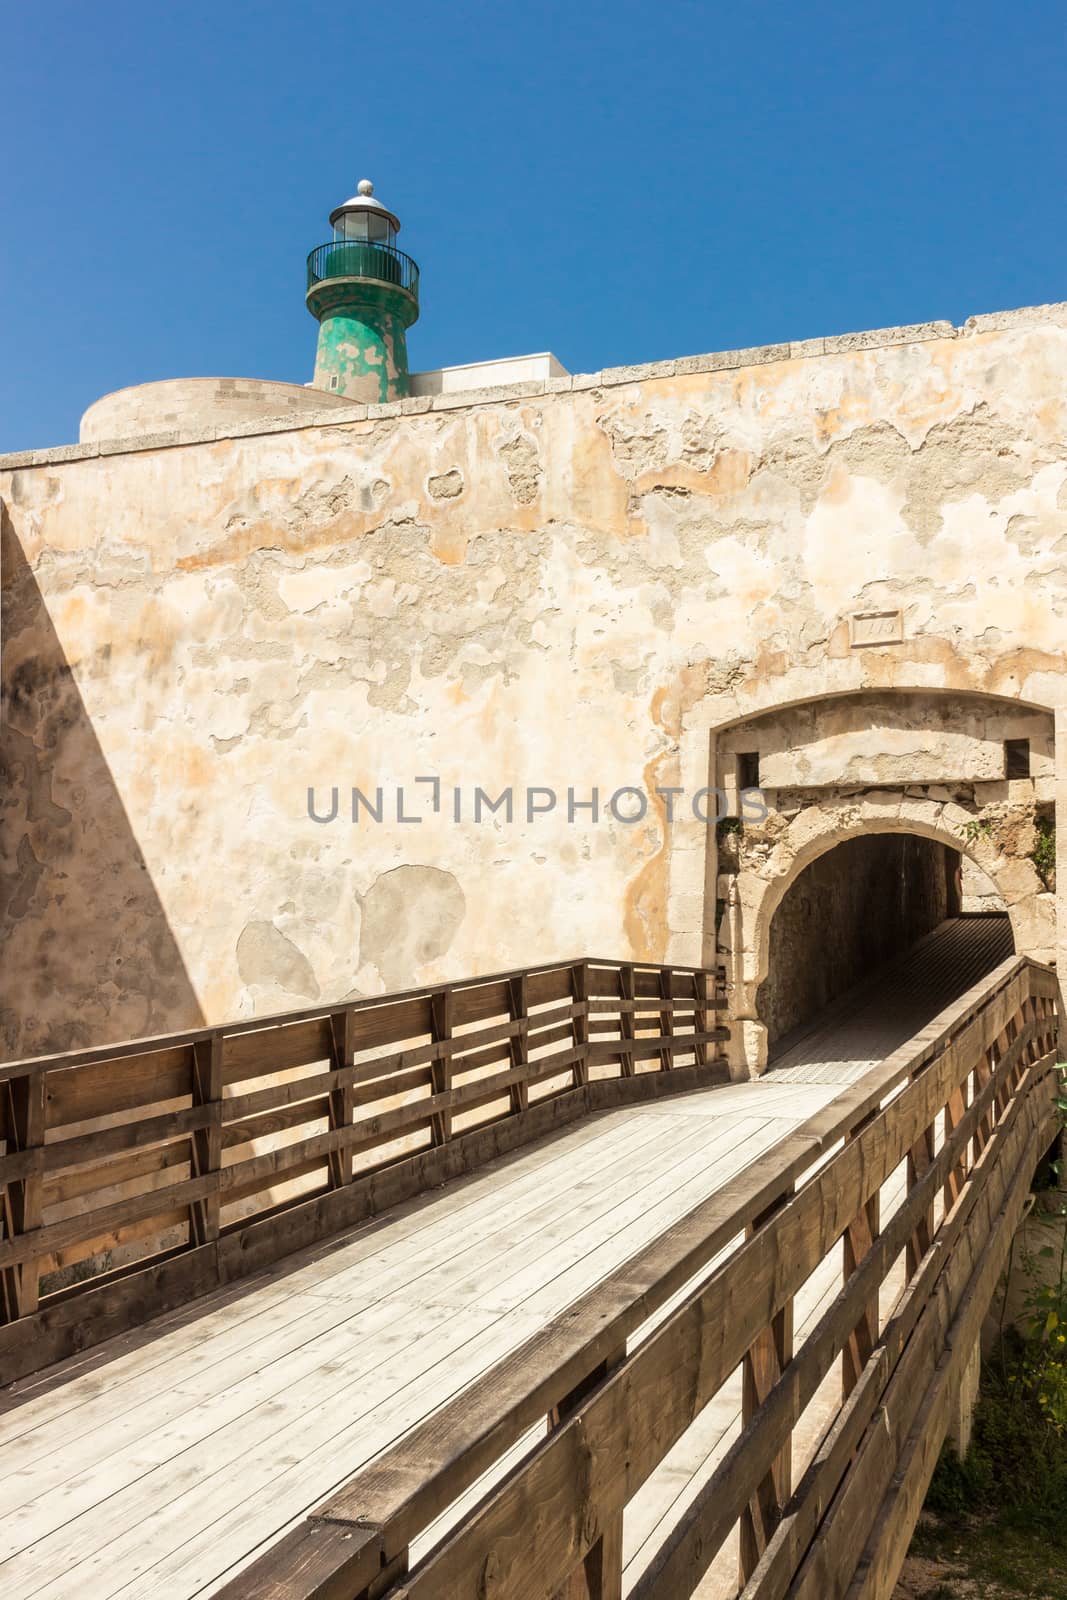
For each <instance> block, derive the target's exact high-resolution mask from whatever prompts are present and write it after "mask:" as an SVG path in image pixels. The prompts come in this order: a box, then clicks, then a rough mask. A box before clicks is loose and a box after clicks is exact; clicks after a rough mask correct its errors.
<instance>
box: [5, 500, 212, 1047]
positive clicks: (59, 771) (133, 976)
mask: <svg viewBox="0 0 1067 1600" xmlns="http://www.w3.org/2000/svg"><path fill="white" fill-rule="evenodd" d="M0 575H2V597H3V598H2V610H0V641H2V645H3V670H2V681H3V721H2V725H0V786H2V787H0V861H2V863H3V865H2V877H0V970H2V972H3V988H2V991H0V1054H2V1057H3V1058H4V1059H8V1060H10V1059H11V1058H13V1057H19V1056H28V1055H41V1054H46V1053H50V1052H52V1051H59V1050H69V1049H75V1048H77V1047H79V1046H82V1045H94V1044H103V1043H113V1042H116V1041H118V1040H121V1039H129V1038H138V1037H140V1036H141V1035H144V1034H158V1033H165V1032H167V1031H169V1030H171V1029H179V1028H189V1027H196V1026H198V1025H199V1024H200V1023H202V1022H203V1020H204V1019H203V1014H202V1012H201V1010H200V1006H199V1003H198V1001H197V998H196V993H195V990H194V989H193V985H192V983H191V982H190V979H189V974H188V972H187V971H186V967H185V963H184V961H183V960H182V957H181V954H180V952H179V950H178V946H177V943H176V941H175V939H174V935H173V933H172V932H171V929H170V926H169V924H168V922H167V918H166V915H165V913H164V910H163V907H162V905H161V903H160V900H159V897H158V895H157V894H156V891H155V888H154V886H153V883H152V879H151V877H150V875H149V872H148V868H147V866H146V864H145V860H144V857H143V855H142V854H141V851H140V849H139V847H138V844H137V840H136V838H135V837H134V834H133V830H132V828H131V827H130V822H129V818H128V817H127V815H126V811H125V808H124V806H123V804H122V800H121V799H120V797H119V794H118V791H117V789H116V787H115V782H114V779H113V777H112V775H111V771H110V768H109V767H108V764H107V761H106V760H105V757H104V753H103V751H102V750H101V748H100V744H99V741H98V740H97V737H96V734H95V733H94V732H93V728H92V724H91V723H90V721H89V716H88V713H87V712H86V709H85V705H84V703H83V701H82V697H81V694H80V693H79V690H78V686H77V684H76V683H75V680H74V676H73V674H72V672H71V670H70V667H69V665H68V664H67V660H66V658H65V656H64V654H63V650H62V647H61V646H60V643H59V640H58V638H57V637H56V633H55V630H54V628H53V626H52V622H51V618H50V617H49V614H48V610H47V607H46V606H45V603H44V601H43V599H42V597H41V592H40V589H39V588H38V586H37V582H36V579H35V578H34V575H33V573H32V571H31V570H30V567H29V566H28V564H27V562H26V560H25V557H24V556H23V553H22V549H21V547H20V545H19V542H18V539H17V538H16V536H15V532H14V529H13V528H12V525H11V521H10V518H9V516H8V513H7V510H6V508H4V507H3V506H0Z"/></svg>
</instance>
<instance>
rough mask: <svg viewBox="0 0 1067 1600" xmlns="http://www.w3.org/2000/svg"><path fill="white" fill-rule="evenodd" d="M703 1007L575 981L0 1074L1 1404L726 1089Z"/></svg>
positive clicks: (710, 1014)
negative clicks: (280, 1274) (377, 1225)
mask: <svg viewBox="0 0 1067 1600" xmlns="http://www.w3.org/2000/svg"><path fill="white" fill-rule="evenodd" d="M719 999H720V997H718V996H717V995H716V993H715V992H714V989H713V975H712V974H711V973H708V972H705V971H703V970H697V969H692V968H679V967H658V966H647V965H642V964H632V963H625V962H617V961H599V960H581V961H573V962H566V963H557V964H554V965H550V966H543V967H535V968H530V969H527V970H523V971H518V972H509V973H504V974H502V975H497V976H494V977H488V978H479V979H474V980H470V981H467V982H459V983H451V984H444V985H440V986H437V987H433V988H428V989H421V990H416V991H413V992H411V993H408V994H403V995H394V996H387V997H385V998H382V999H374V1000H360V1001H356V1002H353V1003H350V1004H346V1005H338V1006H333V1007H323V1008H320V1009H317V1010H313V1011H301V1012H295V1013H289V1014H287V1015H285V1016H281V1017H273V1018H258V1019H254V1020H250V1021H246V1022H242V1023H239V1024H235V1025H231V1026H228V1027H223V1028H203V1029H198V1030H193V1031H190V1032H187V1033H182V1034H175V1035H171V1036H168V1037H166V1038H159V1039H149V1040H138V1041H136V1042H133V1043H129V1044H123V1045H116V1046H109V1047H106V1048H101V1049H95V1050H81V1051H75V1052H71V1053H68V1054H65V1055H57V1056H49V1057H43V1058H38V1059H35V1060H32V1061H20V1062H10V1063H6V1064H3V1065H0V1206H2V1210H0V1383H6V1382H10V1381H11V1380H12V1379H13V1378H16V1377H19V1376H21V1375H23V1374H24V1373H26V1372H29V1371H32V1370H35V1369H36V1368H39V1367H41V1366H44V1365H46V1364H47V1363H48V1362H51V1361H55V1360H57V1359H59V1358H60V1357H62V1356H65V1355H69V1354H70V1353H71V1352H73V1351H75V1350H80V1349H84V1348H85V1347H86V1346H88V1345H90V1344H93V1343H95V1342H97V1341H98V1340H100V1339H102V1338H106V1337H107V1336H108V1335H110V1334H113V1333H116V1332H119V1331H121V1330H123V1329H125V1328H128V1327H131V1326H133V1325H134V1324H136V1323H138V1322H142V1321H144V1320H145V1319H146V1318H148V1317H150V1316H153V1315H154V1314H156V1313H157V1312H159V1311H162V1310H166V1309H168V1308H170V1307H173V1306H175V1305H178V1304H181V1303H182V1302H183V1301H185V1300H188V1299H191V1298H193V1297H194V1296H195V1295H198V1294H202V1293H204V1292H205V1291H206V1290H208V1289H210V1288H213V1287H214V1286H216V1285H218V1284H220V1283H226V1282H228V1281H230V1280H232V1279H234V1278H237V1277H240V1276H242V1275H244V1274H246V1273H248V1272H250V1271H253V1270H255V1269H256V1268H257V1267H260V1266H262V1265H264V1264H265V1263H267V1262H269V1261H273V1260H275V1259H277V1258H278V1257H279V1256H282V1255H285V1254H287V1253H288V1252H289V1251H292V1250H294V1249H296V1248H298V1247H300V1246H302V1245H305V1244H308V1243H311V1242H312V1241H313V1240H315V1239H317V1238H320V1237H321V1236H323V1235H324V1234H327V1233H329V1232H332V1231H334V1230H336V1229H338V1228H342V1227H345V1226H348V1225H350V1224H351V1223H354V1222H358V1221H360V1220H361V1219H362V1218H364V1217H366V1216H368V1215H369V1214H371V1213H372V1212H376V1211H380V1210H383V1209H384V1208H385V1207H387V1206H389V1205H393V1204H395V1203H396V1202H397V1201H399V1200H402V1199H405V1198H407V1197H408V1196H409V1195H411V1194H413V1193H416V1192H417V1191H418V1190H419V1189H421V1188H424V1187H426V1186H427V1185H429V1184H433V1183H440V1182H443V1181H444V1180H445V1179H446V1178H449V1177H452V1176H454V1175H455V1174H456V1173H458V1172H462V1171H464V1170H466V1169H468V1168H470V1167H472V1166H476V1165H477V1164H479V1163H480V1162H483V1161H486V1160H488V1159H490V1158H491V1157H493V1156H495V1155H499V1154H500V1153H502V1152H503V1151H505V1150H508V1149H510V1148H512V1147H514V1146H515V1145H517V1144H520V1143H522V1142H524V1141H526V1140H528V1139H532V1138H536V1137H538V1136H539V1135H541V1134H544V1133H547V1132H549V1131H551V1129H552V1128H554V1127H556V1126H558V1125H560V1124H561V1123H562V1122H564V1121H566V1120H568V1119H569V1118H572V1117H575V1116H578V1115H581V1114H582V1113H583V1112H585V1111H589V1110H593V1109H596V1108H597V1107H600V1106H606V1105H609V1104H612V1103H616V1102H618V1101H621V1100H624V1099H635V1098H642V1097H644V1096H646V1095H651V1094H657V1093H660V1092H662V1090H663V1089H665V1088H670V1089H681V1088H685V1087H687V1086H695V1085H696V1084H698V1083H707V1082H711V1081H713V1080H714V1079H715V1078H716V1077H723V1076H725V1075H726V1074H725V1067H724V1065H723V1063H722V1061H721V1059H719V1057H718V1054H717V1052H716V1051H715V1049H714V1048H713V1047H714V1046H715V1045H716V1044H717V1043H718V1042H719V1041H720V1040H722V1039H723V1038H725V1037H726V1035H725V1032H724V1030H723V1029H721V1028H719V1027H718V1026H717V1017H716V1006H717V1005H718V1004H719Z"/></svg>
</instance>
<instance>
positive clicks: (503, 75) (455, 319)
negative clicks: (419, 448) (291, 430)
mask: <svg viewBox="0 0 1067 1600" xmlns="http://www.w3.org/2000/svg"><path fill="white" fill-rule="evenodd" d="M1065 18H1067V13H1065V12H1064V8H1063V5H1062V0H1049V3H1041V0H1038V3H1026V0H1021V3H1018V4H1014V5H1004V4H1000V5H995V4H991V3H989V0H974V3H973V4H970V5H967V6H964V5H959V4H953V3H948V4H940V5H936V6H934V5H931V4H929V0H927V3H925V4H915V3H912V0H898V3H896V4H894V5H893V6H889V7H884V6H878V7H866V6H862V5H857V4H850V5H844V4H819V3H815V4H810V5H803V4H796V3H793V4H783V3H775V4H751V3H750V4H740V5H739V4H737V3H734V4H731V5H729V6H725V5H720V4H717V3H704V4H697V3H692V0H659V3H651V0H605V3H592V0H571V3H569V4H568V3H564V0H538V3H532V4H531V3H526V4H519V3H516V0H512V3H511V4H502V3H501V0H493V3H489V0H476V3H470V0H454V3H450V4H445V3H438V4H431V3H428V0H407V3H404V4H401V5H378V6H369V5H359V6H353V5H351V4H335V5H329V4H323V3H322V0H320V3H318V4H316V5H314V6H301V5H294V4H293V3H292V0H289V3H287V4H284V5H283V4H280V3H277V0H259V3H251V0H215V3H212V4H205V3H203V0H182V3H181V4H180V5H174V4H172V5H153V6H146V5H144V4H143V0H138V3H136V4H133V3H126V0H124V3H111V0H94V3H93V4H92V5H87V4H84V3H83V0H78V3H77V4H73V3H68V0H64V3H60V4H54V3H53V4H48V3H42V4H41V5H39V6H35V7H30V6H26V5H23V6H18V7H16V6H14V5H11V6H9V7H7V8H6V16H5V22H4V34H5V55H6V69H5V74H4V93H3V95H2V96H0V133H2V138H3V148H4V152H5V158H6V159H5V168H6V171H5V182H4V191H5V193H4V205H3V215H4V224H5V225H4V230H3V239H2V248H0V296H2V306H3V319H2V322H0V449H9V450H10V449H19V448H25V447H29V446H43V445H48V444H58V443H63V442H67V441H69V440H72V439H74V438H76V436H77V426H78V418H79V416H80V414H81V412H82V411H83V410H84V408H85V407H86V406H87V405H88V404H90V402H91V401H92V400H94V399H96V398H97V397H98V396H99V395H101V394H104V393H106V392H108V391H109V390H112V389H116V388H121V387H122V386H124V385H126V384H131V383H142V382H145V381H147V380H149V379H153V378H165V377H173V376H178V375H182V374H185V375H205V376H206V375H223V376H250V377H275V378H282V379H287V380H290V381H294V382H304V381H306V380H307V379H309V378H310V376H311V369H312V365H313V361H314V348H315V325H314V323H313V321H312V319H311V317H310V316H309V315H308V313H307V312H306V310H305V309H304V305H303V270H304V257H305V256H306V254H307V251H308V250H309V249H310V248H311V247H312V246H313V245H315V244H318V243H320V242H321V241H322V240H324V239H326V238H327V237H329V231H330V230H329V228H328V225H327V221H326V218H327V214H328V212H329V211H330V209H331V207H332V206H333V205H335V204H337V203H338V202H339V201H340V200H342V199H343V198H345V196H347V195H348V194H350V193H351V192H352V190H353V188H354V186H355V183H356V180H357V179H358V178H359V177H362V176H364V175H368V176H370V177H371V178H373V179H374V180H375V183H376V186H377V192H378V194H379V196H380V197H381V198H383V199H384V200H385V201H386V203H387V204H389V205H391V206H392V207H393V208H394V209H395V210H397V211H398V212H399V214H400V216H401V219H402V221H403V224H404V227H403V231H402V233H401V236H400V241H399V242H400V244H401V245H402V246H403V247H404V248H406V249H407V250H408V251H409V252H410V253H411V254H412V255H414V256H415V258H416V260H417V261H418V262H419V264H420V267H421V269H422V318H421V320H420V322H419V323H418V324H417V326H416V327H415V328H414V329H413V330H412V332H411V334H410V338H409V350H410V355H411V363H412V367H413V368H414V369H416V370H418V369H422V368H428V367H435V366H442V365H452V364H455V363H459V362H465V361H475V360H484V359H487V358H491V357H494V356H505V355H515V354H521V353H524V352H527V351H534V350H543V349H550V350H553V351H554V352H555V353H556V355H558V356H559V358H560V359H561V360H562V361H563V362H564V364H565V365H566V366H567V367H569V368H570V369H571V370H572V371H590V370H596V369H597V368H599V367H602V366H613V365H618V364H622V363H629V362H640V361H650V360H656V359H662V358H666V357H670V356H674V355H684V354H692V353H695V352H698V351H706V350H718V349H727V348H731V347H734V346H738V345H750V344H763V343H770V342H775V341H778V340H782V339H788V338H805V337H808V336H811V335H814V334H821V333H836V332H846V331H851V330H854V329H858V328H868V327H879V326H884V325H887V324H893V323H906V322H918V321H926V320H928V319H931V318H935V317H946V318H949V319H950V320H952V321H954V322H960V321H962V320H963V319H964V318H965V317H966V316H968V315H970V314H972V313H974V312H979V311H989V310H995V309H999V308H1004V307H1008V306H1016V305H1026V304H1033V303H1036V302H1040V301H1046V300H1059V299H1064V298H1067V220H1065V210H1064V157H1065V154H1067V150H1065V143H1067V141H1065V135H1064V116H1065V112H1064V107H1065V105H1067V72H1065V51H1064V41H1065V33H1067V28H1065Z"/></svg>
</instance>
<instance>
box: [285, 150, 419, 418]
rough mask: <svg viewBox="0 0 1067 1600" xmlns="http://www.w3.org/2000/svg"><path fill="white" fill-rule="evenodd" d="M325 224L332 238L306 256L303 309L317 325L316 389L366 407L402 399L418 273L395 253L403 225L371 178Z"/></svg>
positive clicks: (415, 313) (416, 310)
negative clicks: (378, 195) (328, 224)
mask: <svg viewBox="0 0 1067 1600" xmlns="http://www.w3.org/2000/svg"><path fill="white" fill-rule="evenodd" d="M330 222H331V223H332V224H333V238H332V239H331V240H330V242H329V243H328V244H320V245H318V246H317V248H316V249H314V250H312V252H311V254H310V255H309V256H308V287H307V306H308V310H309V311H310V312H311V314H312V316H313V317H315V318H316V319H317V320H318V324H319V347H318V351H317V353H316V356H315V377H314V379H313V380H312V381H313V384H314V387H315V388H316V389H328V390H329V391H330V392H331V394H343V395H346V396H347V397H348V398H349V399H351V400H357V401H363V402H365V403H372V402H377V401H380V400H400V399H403V397H404V396H405V395H406V394H407V392H408V347H407V330H408V329H409V328H410V327H411V324H412V323H413V322H414V321H415V319H416V318H417V317H418V314H419V269H418V267H417V266H416V264H415V262H414V261H412V259H411V257H410V256H406V255H405V254H404V253H403V251H402V250H398V249H397V247H396V236H397V234H398V232H399V231H400V222H399V220H398V219H397V217H395V216H394V215H393V213H392V212H391V211H387V210H386V208H385V206H383V205H382V203H381V201H380V200H376V199H375V198H374V185H373V183H371V181H370V179H369V178H362V179H361V180H360V182H359V184H358V186H357V188H356V192H355V194H354V195H353V196H352V198H351V200H346V201H345V203H344V205H341V206H338V207H337V209H336V210H335V211H332V212H331V213H330Z"/></svg>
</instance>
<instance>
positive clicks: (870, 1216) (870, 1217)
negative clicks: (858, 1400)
mask: <svg viewBox="0 0 1067 1600" xmlns="http://www.w3.org/2000/svg"><path fill="white" fill-rule="evenodd" d="M877 1115H878V1112H877V1111H874V1112H871V1114H870V1115H869V1116H867V1117H864V1119H863V1121H862V1122H860V1123H859V1124H858V1125H857V1126H856V1127H855V1128H853V1130H852V1133H851V1136H850V1137H851V1138H853V1139H856V1138H858V1137H859V1135H860V1134H861V1133H862V1132H863V1129H864V1128H865V1127H866V1126H867V1125H868V1123H869V1122H871V1121H873V1119H874V1117H876V1116H877ZM880 1214H881V1195H880V1193H879V1191H878V1190H877V1189H876V1190H875V1191H874V1193H873V1194H872V1195H871V1196H870V1197H869V1199H868V1200H867V1201H866V1202H865V1203H864V1205H863V1206H861V1207H860V1210H859V1212H858V1214H857V1215H856V1216H855V1217H853V1219H852V1221H851V1222H850V1223H849V1225H848V1227H847V1228H846V1229H845V1237H844V1282H845V1283H846V1284H847V1283H848V1281H849V1279H850V1278H851V1277H852V1274H853V1273H854V1272H855V1270H856V1268H857V1267H858V1266H859V1264H860V1262H861V1261H862V1260H863V1258H864V1256H865V1255H866V1254H867V1252H868V1250H869V1249H870V1248H871V1245H872V1244H873V1243H874V1241H875V1239H876V1238H877V1236H878V1229H879V1223H880ZM878 1332H879V1328H878V1291H877V1289H876V1290H875V1292H874V1294H873V1295H872V1296H871V1298H870V1299H869V1300H868V1302H867V1304H866V1305H865V1306H864V1308H863V1313H862V1315H861V1317H860V1319H859V1321H858V1322H857V1324H856V1326H855V1327H854V1328H853V1330H852V1332H851V1333H850V1334H849V1336H848V1339H847V1340H846V1342H845V1347H844V1349H843V1350H842V1352H841V1392H842V1398H843V1399H845V1400H847V1399H848V1397H849V1395H850V1394H851V1393H852V1391H853V1389H854V1388H855V1387H856V1385H857V1383H858V1382H859V1380H860V1376H861V1375H862V1373H863V1369H864V1367H866V1365H867V1362H868V1361H869V1360H870V1358H871V1352H872V1351H873V1349H874V1347H875V1345H876V1344H877V1343H878Z"/></svg>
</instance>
